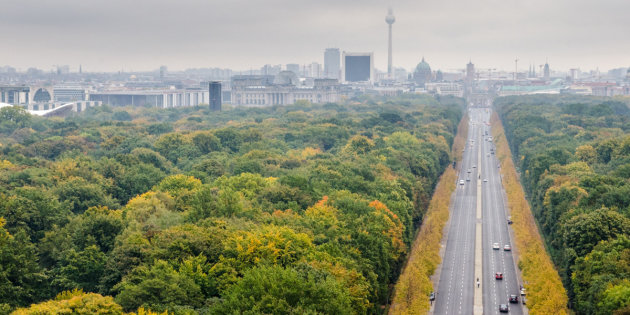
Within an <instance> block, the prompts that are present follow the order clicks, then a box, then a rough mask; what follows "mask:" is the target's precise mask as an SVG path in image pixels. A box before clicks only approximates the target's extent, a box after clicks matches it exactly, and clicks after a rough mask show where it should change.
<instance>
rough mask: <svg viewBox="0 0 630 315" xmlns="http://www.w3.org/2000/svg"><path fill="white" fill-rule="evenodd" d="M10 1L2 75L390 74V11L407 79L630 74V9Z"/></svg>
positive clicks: (488, 0)
mask: <svg viewBox="0 0 630 315" xmlns="http://www.w3.org/2000/svg"><path fill="white" fill-rule="evenodd" d="M5 2H6V3H4V4H3V7H4V9H3V10H2V11H1V12H0V27H1V28H2V29H3V30H4V31H3V32H2V34H0V41H2V42H3V43H11V44H10V45H5V49H3V50H1V51H0V60H1V62H0V66H4V65H9V66H13V67H16V68H18V69H19V70H21V71H25V70H26V69H27V68H29V67H37V68H40V69H44V70H49V69H52V68H53V67H54V66H55V65H58V64H68V65H71V68H73V69H74V71H78V67H79V65H82V68H83V71H84V72H91V71H94V72H100V71H106V72H113V71H119V70H125V71H148V70H154V69H157V68H158V67H159V66H160V65H168V67H169V69H172V70H183V69H187V68H207V67H221V68H231V69H234V70H236V71H247V70H249V69H256V68H258V67H260V66H262V65H265V64H283V65H284V64H288V63H297V64H301V65H303V64H309V63H311V62H313V61H317V62H319V63H323V52H324V50H325V48H329V47H338V48H340V50H341V51H366V52H373V53H374V59H375V60H374V62H375V68H377V69H379V70H381V71H387V32H388V30H387V25H386V24H385V23H383V16H384V15H385V14H386V13H387V7H388V5H391V6H392V7H393V8H394V9H395V10H396V12H397V14H396V20H397V21H396V28H395V30H394V32H393V41H394V42H395V45H394V55H395V58H394V64H393V66H394V67H402V68H405V69H407V70H411V69H413V68H414V67H415V65H416V64H417V63H418V62H420V60H421V59H422V56H424V57H425V58H426V60H427V61H428V62H429V63H430V64H431V66H432V68H434V69H442V70H445V71H448V70H449V69H463V68H464V67H465V64H466V62H468V60H472V61H473V63H475V65H476V66H478V67H479V68H480V69H483V68H485V67H493V68H499V69H503V70H508V71H509V70H510V69H513V68H514V59H515V58H519V59H520V62H519V66H520V70H521V71H526V70H527V68H528V66H529V65H530V64H533V65H541V64H544V63H545V61H546V60H549V63H550V64H551V65H552V68H553V69H554V70H568V69H571V68H580V69H582V70H584V71H588V70H595V69H597V68H598V69H600V70H602V71H605V70H609V69H612V68H617V67H627V66H629V65H630V55H628V54H627V51H629V50H630V41H627V40H623V38H620V36H623V34H622V33H621V31H622V30H624V29H630V20H628V19H626V18H625V12H629V11H630V2H628V1H624V0H604V1H599V2H598V3H594V2H591V1H585V0H578V1H569V0H559V1H554V2H553V3H548V2H546V1H543V0H531V1H516V0H511V1H498V0H479V1H476V2H474V3H473V2H469V1H464V0H452V1H450V2H445V3H420V2H417V1H411V0H400V1H389V3H384V2H382V1H375V0H368V1H366V2H365V3H362V6H361V7H360V8H359V7H356V5H355V4H354V2H351V1H345V0H344V1H331V0H324V1H319V2H317V3H296V2H292V1H286V0H273V1H271V2H265V3H264V4H263V3H258V2H250V1H244V0H243V1H220V2H221V3H216V4H209V3H206V2H203V1H196V0H187V1H182V2H178V3H177V4H175V3H170V2H161V1H136V2H133V3H131V4H128V3H125V2H123V1H109V2H107V3H105V2H103V3H100V2H97V3H89V4H85V3H84V2H80V1H76V0H60V1H56V2H54V3H48V2H45V1H41V0H40V1H31V2H28V3H25V2H21V1H15V0H9V1H5ZM166 12H168V13H169V14H168V15H167V14H166ZM348 12H353V13H351V14H348ZM16 34H20V36H17V35H16ZM7 48H9V49H7Z"/></svg>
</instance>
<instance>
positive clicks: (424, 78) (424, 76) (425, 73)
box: [413, 57, 433, 86]
mask: <svg viewBox="0 0 630 315" xmlns="http://www.w3.org/2000/svg"><path fill="white" fill-rule="evenodd" d="M432 77H433V73H432V72H431V66H429V64H428V63H427V62H426V61H425V60H424V57H422V61H421V62H420V63H419V64H418V65H417V66H416V70H415V71H414V72H413V81H414V82H416V84H417V85H418V86H424V84H425V83H427V82H430V81H431V78H432Z"/></svg>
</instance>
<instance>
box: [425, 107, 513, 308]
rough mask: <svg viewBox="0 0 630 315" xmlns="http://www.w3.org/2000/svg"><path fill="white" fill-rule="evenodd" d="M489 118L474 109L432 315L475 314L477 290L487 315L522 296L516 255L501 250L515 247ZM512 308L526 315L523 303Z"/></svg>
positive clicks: (510, 305) (485, 111)
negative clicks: (478, 237)
mask: <svg viewBox="0 0 630 315" xmlns="http://www.w3.org/2000/svg"><path fill="white" fill-rule="evenodd" d="M490 113H491V110H490V109H488V110H486V109H485V108H473V109H471V110H470V112H469V116H470V125H469V129H468V139H467V145H466V149H465V151H464V155H463V160H462V162H461V163H462V165H461V173H460V174H459V178H458V183H457V189H456V191H455V198H454V199H453V203H452V204H451V219H450V227H449V231H448V240H447V243H446V249H445V252H444V259H443V262H442V265H441V268H442V270H441V272H440V280H439V283H438V289H437V295H436V300H435V307H434V309H433V313H434V314H449V315H450V314H473V307H474V305H473V298H474V294H475V290H479V291H483V293H482V294H483V313H484V314H498V311H499V304H509V303H508V297H509V295H510V294H517V295H519V302H520V299H521V296H520V294H519V285H520V283H521V282H519V281H520V280H518V279H517V274H516V270H515V268H516V267H515V265H514V260H513V257H512V252H511V251H504V250H503V246H504V245H505V244H510V245H512V246H513V244H512V242H511V240H510V236H509V233H508V228H509V226H508V225H507V217H506V210H505V209H506V204H505V201H504V199H503V187H502V185H501V177H500V168H498V167H497V166H498V164H499V162H498V160H497V159H496V157H495V155H494V154H491V151H490V149H491V148H493V143H492V142H490V141H487V140H488V137H489V136H490V135H491V132H490V127H489V126H488V125H487V124H486V122H488V121H489V120H490ZM486 131H487V133H488V135H486ZM479 156H481V159H480V160H479ZM468 171H470V173H469V172H468ZM468 179H469V180H470V181H468ZM486 179H487V181H484V180H486ZM459 180H464V185H460V183H459ZM478 180H479V181H480V182H481V185H480V187H481V207H482V243H481V244H482V256H483V257H482V258H483V259H482V261H483V269H482V270H483V274H482V278H481V279H480V280H481V283H482V288H481V289H477V286H476V279H475V276H474V274H475V224H476V207H477V183H478ZM492 243H499V244H500V247H501V248H500V249H499V250H493V249H492ZM480 261H481V260H480ZM495 272H502V273H503V276H504V278H503V280H495V278H494V274H495ZM478 294H481V293H480V292H478ZM509 307H510V313H511V314H523V309H522V307H521V304H520V303H519V304H509Z"/></svg>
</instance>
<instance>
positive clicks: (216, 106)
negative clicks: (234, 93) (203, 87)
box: [208, 81, 222, 111]
mask: <svg viewBox="0 0 630 315" xmlns="http://www.w3.org/2000/svg"><path fill="white" fill-rule="evenodd" d="M208 86H209V99H210V110H212V111H221V104H222V94H221V93H222V92H221V82H219V81H212V82H210V84H209V85H208Z"/></svg>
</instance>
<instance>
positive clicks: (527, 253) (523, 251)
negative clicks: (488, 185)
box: [491, 113, 568, 314]
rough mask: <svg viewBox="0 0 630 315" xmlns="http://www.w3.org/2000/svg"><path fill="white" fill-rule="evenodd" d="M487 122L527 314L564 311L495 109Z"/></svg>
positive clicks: (562, 298)
mask: <svg viewBox="0 0 630 315" xmlns="http://www.w3.org/2000/svg"><path fill="white" fill-rule="evenodd" d="M491 123H492V126H493V127H492V135H493V136H494V139H495V144H496V154H497V157H498V158H499V160H500V161H501V168H502V173H503V186H504V187H505V191H506V193H507V196H508V207H509V209H510V214H511V215H512V221H513V222H514V223H513V224H512V227H513V229H514V235H515V238H516V239H515V243H516V246H517V248H518V249H519V252H520V257H518V259H519V262H518V266H519V268H520V269H521V271H522V274H523V281H524V285H525V288H526V289H527V295H528V296H527V307H528V308H529V311H530V313H531V314H567V301H568V297H567V292H566V290H565V289H564V287H563V286H562V281H561V280H560V276H559V275H558V272H557V271H556V269H555V266H554V265H553V263H552V262H551V258H550V257H549V255H548V254H547V252H546V250H545V247H544V245H543V242H542V239H541V237H540V234H539V232H538V227H537V226H536V222H535V221H534V217H533V215H532V212H531V209H530V207H529V204H528V203H527V200H526V199H525V193H524V192H523V188H522V186H521V184H520V182H519V178H518V175H517V174H516V169H515V167H514V163H513V161H512V153H511V152H510V148H509V146H508V143H507V140H506V138H505V132H504V130H503V125H502V124H501V121H500V120H499V117H498V116H497V114H496V113H495V114H493V116H492V119H491Z"/></svg>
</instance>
